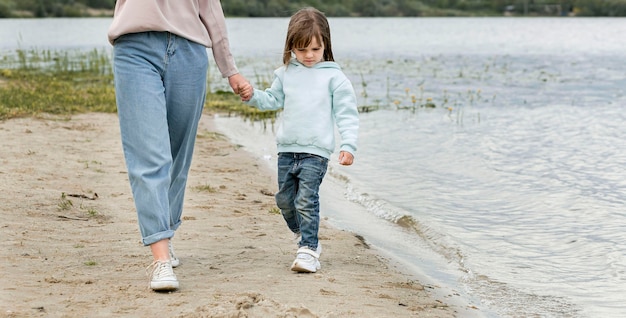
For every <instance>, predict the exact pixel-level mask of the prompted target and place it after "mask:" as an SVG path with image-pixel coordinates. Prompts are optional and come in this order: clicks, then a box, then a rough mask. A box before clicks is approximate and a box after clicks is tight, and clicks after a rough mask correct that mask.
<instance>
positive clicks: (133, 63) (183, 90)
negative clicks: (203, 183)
mask: <svg viewBox="0 0 626 318" xmlns="http://www.w3.org/2000/svg"><path fill="white" fill-rule="evenodd" d="M207 67H208V58H207V50H206V47H204V46H203V45H201V44H198V43H194V42H191V41H188V40H186V39H184V38H181V37H178V36H176V35H174V34H171V33H168V32H142V33H132V34H127V35H123V36H121V37H120V38H118V39H117V40H116V41H115V43H114V45H113V70H114V79H115V95H116V101H117V112H118V116H119V121H120V131H121V138H122V147H123V150H124V156H125V160H126V167H127V169H128V178H129V181H130V186H131V189H132V192H133V198H134V201H135V207H136V209H137V217H138V223H139V229H140V231H141V236H142V238H143V244H144V245H150V244H152V243H155V242H158V241H160V240H163V239H168V238H171V237H172V236H174V231H175V230H176V229H177V228H178V226H180V223H181V214H182V209H183V199H184V195H185V186H186V184H187V175H188V172H189V167H190V165H191V158H192V155H193V148H194V143H195V138H196V132H197V129H198V121H199V120H200V115H201V114H202V109H203V106H204V101H205V97H206V76H207Z"/></svg>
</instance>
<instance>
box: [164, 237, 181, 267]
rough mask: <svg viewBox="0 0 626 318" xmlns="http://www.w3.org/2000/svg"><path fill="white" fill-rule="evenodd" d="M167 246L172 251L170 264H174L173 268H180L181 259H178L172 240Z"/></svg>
mask: <svg viewBox="0 0 626 318" xmlns="http://www.w3.org/2000/svg"><path fill="white" fill-rule="evenodd" d="M167 246H168V248H169V249H170V262H171V263H172V267H178V265H180V259H178V257H176V254H174V247H172V240H171V239H170V240H169V241H168V243H167Z"/></svg>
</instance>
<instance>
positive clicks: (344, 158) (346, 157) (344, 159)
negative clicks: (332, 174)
mask: <svg viewBox="0 0 626 318" xmlns="http://www.w3.org/2000/svg"><path fill="white" fill-rule="evenodd" d="M352 162H354V156H353V155H352V154H351V153H349V152H347V151H341V152H339V164H340V165H344V166H349V165H351V164H352Z"/></svg>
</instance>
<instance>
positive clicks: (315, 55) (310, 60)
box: [293, 37, 324, 67]
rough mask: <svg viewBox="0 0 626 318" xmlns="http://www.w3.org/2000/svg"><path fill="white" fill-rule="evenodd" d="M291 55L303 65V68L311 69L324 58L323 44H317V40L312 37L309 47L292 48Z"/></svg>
mask: <svg viewBox="0 0 626 318" xmlns="http://www.w3.org/2000/svg"><path fill="white" fill-rule="evenodd" d="M293 53H294V54H295V55H296V59H297V60H298V62H300V63H302V64H304V66H307V67H311V66H313V65H315V64H316V63H317V62H320V61H322V58H323V57H324V43H317V39H316V38H315V37H313V38H312V39H311V43H310V44H309V46H307V47H295V48H293Z"/></svg>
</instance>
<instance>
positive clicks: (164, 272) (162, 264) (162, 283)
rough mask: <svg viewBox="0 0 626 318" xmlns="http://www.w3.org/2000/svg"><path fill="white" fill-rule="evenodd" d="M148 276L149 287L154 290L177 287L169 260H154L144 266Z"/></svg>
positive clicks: (176, 280)
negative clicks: (146, 266)
mask: <svg viewBox="0 0 626 318" xmlns="http://www.w3.org/2000/svg"><path fill="white" fill-rule="evenodd" d="M146 274H148V277H149V278H150V288H151V289H152V290H155V291H169V290H177V289H178V279H177V278H176V275H175V274H174V270H173V269H172V263H171V262H170V261H161V260H156V261H154V262H152V264H150V266H148V268H146Z"/></svg>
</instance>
